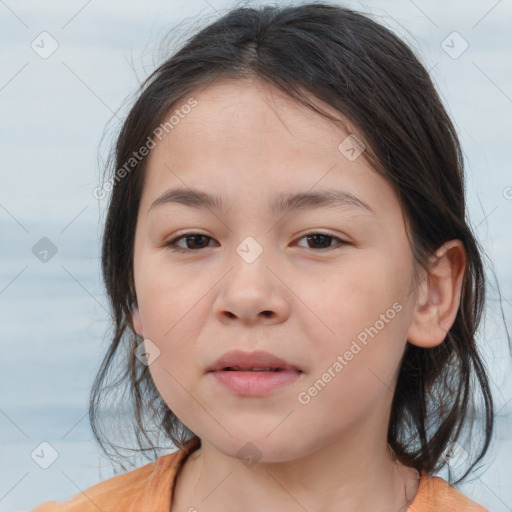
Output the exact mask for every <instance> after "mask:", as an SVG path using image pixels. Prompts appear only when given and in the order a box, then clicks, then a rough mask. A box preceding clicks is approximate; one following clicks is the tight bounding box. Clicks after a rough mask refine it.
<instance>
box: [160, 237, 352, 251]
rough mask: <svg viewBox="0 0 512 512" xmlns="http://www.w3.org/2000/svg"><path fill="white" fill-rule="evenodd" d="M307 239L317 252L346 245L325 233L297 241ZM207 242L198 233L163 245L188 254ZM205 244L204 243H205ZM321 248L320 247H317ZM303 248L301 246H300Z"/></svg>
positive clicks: (206, 244) (204, 246) (339, 239)
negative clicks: (333, 246)
mask: <svg viewBox="0 0 512 512" xmlns="http://www.w3.org/2000/svg"><path fill="white" fill-rule="evenodd" d="M304 238H305V239H307V241H308V243H310V244H313V245H315V246H317V247H309V248H310V249H319V250H322V249H323V250H325V249H328V248H330V247H332V245H331V242H332V241H333V240H337V241H338V242H339V245H346V244H347V242H345V241H344V240H341V238H338V237H336V236H333V235H328V234H326V233H310V234H307V235H304V236H303V237H301V238H299V240H302V239H304ZM182 240H184V241H185V247H183V246H181V245H178V242H180V241H182ZM208 240H213V238H211V237H209V236H207V235H202V234H200V233H188V234H186V235H181V236H179V237H177V238H174V239H173V240H170V241H169V242H167V243H166V244H165V246H166V247H169V248H170V249H171V250H173V251H177V252H190V251H196V250H198V249H205V248H206V247H208V246H209V243H207V242H208ZM205 242H206V243H205ZM318 246H321V247H318ZM301 247H303V246H301Z"/></svg>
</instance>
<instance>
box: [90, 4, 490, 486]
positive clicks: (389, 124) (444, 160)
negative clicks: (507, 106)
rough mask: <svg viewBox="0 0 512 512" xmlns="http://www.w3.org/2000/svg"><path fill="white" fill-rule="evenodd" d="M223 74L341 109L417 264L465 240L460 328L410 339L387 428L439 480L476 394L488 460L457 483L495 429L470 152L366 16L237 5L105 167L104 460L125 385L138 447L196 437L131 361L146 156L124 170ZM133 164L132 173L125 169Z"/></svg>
mask: <svg viewBox="0 0 512 512" xmlns="http://www.w3.org/2000/svg"><path fill="white" fill-rule="evenodd" d="M223 77H226V78H233V79H240V78H245V77H255V78H258V79H261V80H264V81H266V82H267V83H269V84H271V85H273V86H275V87H277V88H279V89H280V90H282V91H284V92H285V93H287V94H288V95H289V96H291V97H293V98H295V99H296V100H297V101H299V102H301V103H302V104H304V105H307V106H308V107H310V108H312V109H313V110H314V111H316V112H318V113H320V114H322V115H325V116H327V117H328V118H329V119H331V120H332V121H333V122H335V123H336V122H338V123H339V122H340V119H338V118H336V117H333V116H332V115H330V114H329V113H327V112H324V111H323V110H322V109H321V108H319V107H318V106H317V105H315V104H314V102H312V101H311V97H313V98H318V99H320V100H322V101H324V102H326V103H327V104H329V105H331V106H332V107H333V108H334V109H336V110H337V111H339V113H340V114H341V115H342V116H344V118H345V119H347V120H348V121H349V123H350V124H351V125H352V126H353V127H354V128H355V130H356V131H357V134H358V135H357V136H358V138H360V139H362V140H363V141H364V143H365V144H366V148H367V151H366V152H365V155H366V158H368V159H369V161H371V163H372V165H373V166H374V168H375V170H376V171H377V172H379V173H380V174H381V175H382V176H383V177H384V178H385V179H387V180H388V182H389V183H390V184H391V185H392V186H393V188H394V189H395V190H396V192H397V194H398V197H399V200H400V204H401V207H402V210H403V213H404V218H405V219H406V221H407V226H408V236H409V240H410V243H411V247H412V251H413V256H414V260H415V263H416V264H417V265H418V266H421V267H423V268H426V269H428V268H429V260H430V257H431V256H432V255H433V254H434V252H435V251H436V250H437V249H438V248H439V247H440V246H441V245H442V244H443V243H444V242H446V241H448V240H451V239H459V240H461V241H462V242H463V244H464V248H465V250H466V254H467V268H466V272H465V276H464V280H463V287H462V294H461V301H460V306H459V310H458V312H457V316H456V319H455V322H454V324H453V326H452V328H451V329H450V330H449V332H448V333H447V335H446V338H445V340H444V341H443V343H442V344H440V345H439V346H436V347H433V348H427V349H426V348H420V347H418V346H414V345H411V344H409V343H408V344H407V346H406V350H405V353H404V355H403V359H402V364H401V368H400V373H399V377H398V382H397V386H396V390H395V394H394V399H393V403H392V409H391V418H390V423H389V429H388V442H389V445H390V446H391V448H392V449H393V450H394V452H395V453H396V455H397V457H398V459H399V460H400V461H401V462H402V463H403V464H405V465H408V466H412V467H415V468H416V469H418V470H424V471H427V472H428V473H433V472H435V471H437V470H439V469H440V468H442V467H443V466H444V465H445V464H446V460H445V458H444V457H443V453H444V452H445V451H446V449H447V448H448V447H449V446H450V445H451V443H452V442H454V441H456V440H460V437H461V434H462V432H463V427H465V426H466V427H467V426H470V427H472V425H473V423H474V420H475V419H476V417H477V414H476V412H475V411H476V409H475V408H474V404H473V400H474V398H475V396H476V392H479V393H480V395H481V398H482V404H483V407H482V408H481V409H479V411H480V416H481V418H480V419H482V420H483V425H484V426H483V430H482V431H481V432H482V436H481V440H480V443H479V452H478V453H477V454H476V456H475V458H474V460H473V461H471V462H472V463H471V464H468V466H469V468H468V469H467V471H466V473H464V475H463V476H462V478H460V479H459V480H458V481H457V482H459V481H461V480H462V479H463V478H465V477H466V475H467V474H468V473H469V472H470V471H471V470H472V469H473V467H474V466H475V465H476V463H477V462H479V461H480V460H481V459H482V457H483V456H484V454H485V453H486V451H487V449H488V446H489V443H490V440H491V436H492V432H493V422H494V412H493V400H492V396H491V392H490V388H489V382H488V377H487V374H486V369H485V366H484V364H483V362H482V359H481V357H480V355H479V351H478V349H477V344H476V332H477V328H478V325H479V323H480V320H481V315H482V310H483V306H484V299H485V283H486V282H485V274H484V268H483V262H482V254H483V251H482V249H481V248H480V247H479V245H478V242H477V240H476V238H475V236H474V235H473V233H472V230H471V228H470V226H469V221H468V219H467V214H466V204H465V197H464V171H463V156H462V153H461V148H460V145H459V141H458V139H457V135H456V132H455V129H454V126H453V124H452V122H451V121H450V119H449V117H448V115H447V113H446V111H445V109H444V108H443V105H442V103H441V101H440V98H439V96H438V94H437V92H436V90H435V88H434V86H433V84H432V81H431V79H430V77H429V75H428V73H427V71H426V70H425V68H424V67H423V65H422V64H421V63H420V62H419V60H418V58H417V57H416V56H415V55H414V53H413V52H412V51H411V49H410V48H409V47H408V46H407V45H406V44H404V42H402V41H401V40H400V39H399V38H398V37H397V36H395V35H394V34H393V33H392V32H391V31H390V30H389V29H387V28H385V27H384V26H382V25H380V24H378V23H376V22H374V21H372V20H371V19H370V18H369V17H367V16H365V15H363V14H360V13H358V12H354V11H352V10H349V9H346V8H342V7H339V6H337V5H332V4H328V3H310V4H307V5H298V6H293V5H282V4H281V5H280V6H270V5H267V6H263V7H261V8H257V9H256V8H249V7H242V8H235V9H233V10H231V11H229V12H228V13H227V14H225V15H223V16H222V17H220V18H219V19H217V20H216V21H214V22H213V23H211V24H209V25H208V26H206V27H205V28H203V29H202V30H200V31H199V32H198V33H197V34H196V35H194V36H193V37H191V38H190V39H188V40H187V41H186V43H185V44H184V45H183V46H182V47H181V48H179V49H178V50H177V51H176V52H175V53H174V54H173V55H172V56H171V57H170V58H168V60H166V61H165V62H164V63H163V64H162V65H161V66H160V67H158V69H156V70H155V71H154V72H153V73H152V74H151V75H150V76H149V77H148V78H147V79H146V80H145V81H144V82H143V83H142V84H141V86H140V89H139V91H138V92H137V99H136V101H135V103H134V105H133V106H132V108H131V110H130V112H129V114H128V116H127V118H126V121H125V122H124V124H123V126H122V128H121V130H120V133H119V135H118V138H117V143H116V145H115V150H114V153H113V156H112V158H111V162H110V164H111V165H110V166H109V167H108V168H107V172H110V175H109V180H110V182H111V183H112V184H113V190H112V194H111V197H110V202H109V206H108V212H107V218H106V222H105V229H104V235H103V248H102V269H103V277H104V280H105V284H106V290H107V293H108V297H109V300H110V306H111V310H112V317H113V332H112V337H111V344H110V346H109V348H108V352H107V354H106V356H105V359H104V361H103V363H102V365H101V368H100V370H99V373H98V375H97V376H96V380H95V382H94V385H93V389H92V392H91V400H90V421H91V426H92V429H93V432H94V435H95V437H96V439H97V441H98V442H99V443H100V445H101V447H102V448H103V450H104V451H105V453H107V454H108V450H107V448H108V447H109V448H114V449H115V451H116V453H117V454H119V452H118V451H117V447H116V446H115V445H114V444H113V443H112V442H110V441H109V439H108V436H106V435H105V432H104V431H103V430H102V428H101V426H100V424H99V421H98V420H99V412H100V408H101V406H102V404H104V403H106V398H107V396H108V395H109V393H112V392H116V391H120V390H124V391H125V392H126V393H127V396H126V397H127V399H128V400H127V402H128V405H129V407H130V408H131V409H130V410H128V414H129V416H131V417H132V418H134V419H135V423H134V425H133V426H134V432H135V434H136V438H137V444H138V450H136V451H138V452H141V453H145V452H146V451H147V450H155V453H156V449H157V445H156V442H155V440H154V439H153V438H152V436H151V430H150V427H151V426H153V427H154V428H156V432H158V433H161V434H162V435H163V436H164V438H165V439H164V443H167V446H166V448H171V446H170V445H169V442H168V441H169V440H170V441H172V443H174V445H176V446H177V447H182V446H183V445H184V443H185V442H186V441H190V440H192V441H193V440H194V439H196V440H197V441H199V440H198V439H197V436H195V434H194V433H193V432H191V431H190V430H189V429H188V428H187V427H186V426H185V425H183V424H182V423H181V422H180V421H179V420H178V418H177V417H176V416H175V415H174V414H173V412H172V411H171V410H169V408H168V407H167V405H166V404H165V402H164V401H163V399H162V398H161V397H160V395H159V393H158V391H157V389H156V387H155V385H154V383H153V381H152V379H151V375H150V373H149V369H148V366H146V365H144V364H143V363H142V362H140V361H139V360H138V359H137V358H136V357H135V355H134V350H135V348H136V347H137V345H138V343H140V342H141V339H140V338H138V337H137V335H136V334H135V332H134V329H133V324H132V318H131V315H132V310H133V306H134V305H136V295H135V287H134V278H133V251H134V235H135V226H136V221H137V215H138V207H139V201H140V197H141V193H142V187H143V184H144V174H145V164H146V159H141V161H140V162H137V163H136V164H134V165H133V166H132V167H130V168H129V169H128V170H127V168H126V162H128V161H129V160H130V158H132V156H133V153H134V152H137V151H138V150H139V148H141V147H143V146H144V145H146V144H147V140H148V137H149V136H151V134H152V133H153V131H154V130H155V129H156V128H157V127H158V126H159V124H160V123H162V122H163V121H164V119H165V116H166V115H168V113H169V112H170V109H171V108H172V107H174V106H175V105H176V104H177V103H178V102H180V101H183V100H184V99H186V98H187V97H189V96H190V95H191V94H193V93H194V92H196V91H198V90H201V89H202V88H204V87H206V86H207V85H208V84H209V83H211V82H213V81H214V80H216V79H218V78H223ZM123 166H124V169H125V171H126V172H123V173H120V172H119V170H120V169H122V168H123ZM120 174H122V177H121V178H120ZM418 268H419V267H418ZM416 277H417V276H416ZM116 357H117V358H118V359H119V362H118V365H119V367H118V368H117V372H118V378H117V380H115V381H114V380H113V377H112V373H113V372H114V362H115V360H116ZM108 380H112V382H111V383H110V384H108V385H107V384H106V383H107V381H108ZM111 455H112V454H110V455H109V456H111ZM450 480H451V478H450Z"/></svg>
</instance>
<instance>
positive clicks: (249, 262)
mask: <svg viewBox="0 0 512 512" xmlns="http://www.w3.org/2000/svg"><path fill="white" fill-rule="evenodd" d="M260 241H262V240H260ZM260 241H258V240H256V238H255V237H253V236H247V237H245V238H244V239H243V240H242V241H241V242H240V243H239V244H238V245H237V246H236V247H235V248H234V253H233V254H232V255H231V256H230V258H229V263H228V265H229V268H230V271H229V272H228V274H227V275H226V276H225V280H223V281H222V284H221V286H222V288H221V293H220V294H219V295H218V296H217V298H216V301H215V306H214V307H215V309H216V310H217V311H216V312H217V313H218V314H219V313H220V314H223V315H228V316H229V317H233V316H235V317H239V318H240V319H245V320H255V319H256V318H257V317H258V315H260V316H261V314H263V313H264V316H265V317H268V316H271V317H273V318H274V317H275V318H282V316H283V315H284V314H285V310H286V307H287V301H286V299H285V296H284V295H285V293H283V292H284V290H283V289H282V288H284V286H283V285H282V283H281V282H280V280H279V279H277V278H276V276H275V275H274V273H275V272H276V270H275V269H273V271H271V270H270V268H272V267H273V266H275V264H276V263H275V262H274V263H271V262H270V258H269V255H270V252H269V251H271V249H270V247H269V244H266V245H265V247H264V246H263V244H262V243H260ZM269 267H270V268H269ZM269 313H271V314H270V315H269Z"/></svg>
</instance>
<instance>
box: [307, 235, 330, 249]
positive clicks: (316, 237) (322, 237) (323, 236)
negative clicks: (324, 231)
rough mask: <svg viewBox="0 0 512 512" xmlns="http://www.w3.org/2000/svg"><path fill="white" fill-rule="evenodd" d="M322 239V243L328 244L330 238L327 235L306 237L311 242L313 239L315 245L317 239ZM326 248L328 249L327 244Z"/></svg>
mask: <svg viewBox="0 0 512 512" xmlns="http://www.w3.org/2000/svg"><path fill="white" fill-rule="evenodd" d="M319 238H320V239H323V240H324V241H327V242H328V239H329V238H330V236H329V235H310V236H308V239H309V240H310V241H311V239H314V242H313V243H314V244H317V242H318V239H319ZM320 245H322V242H321V241H320ZM324 245H325V244H324ZM326 246H327V247H329V244H328V243H327V245H326Z"/></svg>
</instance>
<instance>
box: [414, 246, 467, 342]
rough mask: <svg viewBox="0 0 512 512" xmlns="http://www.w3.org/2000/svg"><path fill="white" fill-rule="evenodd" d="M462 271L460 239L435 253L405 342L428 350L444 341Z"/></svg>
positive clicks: (455, 306) (463, 260)
mask: <svg viewBox="0 0 512 512" xmlns="http://www.w3.org/2000/svg"><path fill="white" fill-rule="evenodd" d="M465 269H466V251H465V249H464V244H463V243H462V242H461V241H460V240H450V241H449V242H446V243H445V244H443V245H442V246H441V248H440V249H438V250H437V251H436V254H435V256H434V262H433V265H432V267H431V269H430V271H429V272H428V274H427V276H426V277H425V279H424V280H423V281H422V282H421V283H420V285H419V289H418V293H417V296H416V297H417V298H416V305H415V308H414V315H413V321H412V323H411V326H410V328H409V332H408V334H407V341H408V342H409V343H411V344H413V345H417V346H418V347H424V348H428V347H435V346H437V345H440V344H441V343H442V342H443V341H444V339H445V338H446V335H447V333H448V331H449V330H450V329H451V327H452V325H453V322H454V321H455V317H456V316H457V311H458V309H459V304H460V294H461V290H462V282H463V278H464V273H465Z"/></svg>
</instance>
